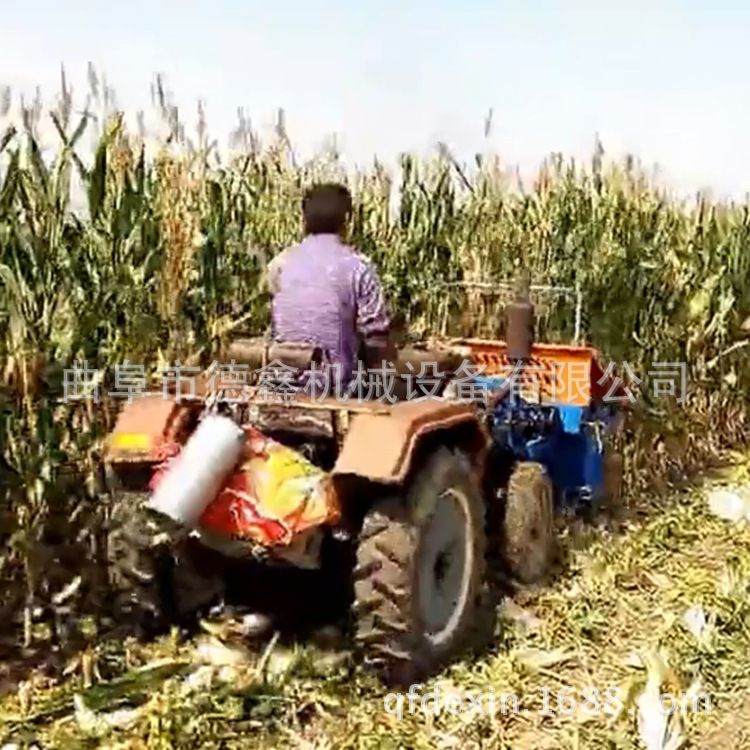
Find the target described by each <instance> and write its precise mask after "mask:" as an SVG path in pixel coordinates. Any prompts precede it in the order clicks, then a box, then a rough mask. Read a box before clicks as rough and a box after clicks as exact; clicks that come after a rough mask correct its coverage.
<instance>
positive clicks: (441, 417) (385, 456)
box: [331, 398, 489, 484]
mask: <svg viewBox="0 0 750 750" xmlns="http://www.w3.org/2000/svg"><path fill="white" fill-rule="evenodd" d="M432 439H437V440H438V441H439V442H444V443H447V444H452V445H455V446H456V447H459V448H461V449H462V450H464V451H465V452H466V453H467V454H468V456H469V458H470V459H471V461H472V463H473V464H474V466H475V467H476V468H479V467H480V466H481V465H482V464H483V461H484V456H485V453H486V450H487V446H488V444H489V435H488V433H487V431H486V429H485V428H484V426H483V425H482V424H481V422H480V421H479V419H478V415H477V411H476V409H475V408H474V407H473V406H472V405H471V404H465V403H459V402H455V401H444V400H441V399H437V398H435V399H424V400H420V401H403V402H398V403H395V404H393V406H391V407H390V408H389V409H387V410H382V411H374V410H373V412H372V413H368V412H360V413H356V414H352V415H351V421H350V425H349V430H348V432H347V434H346V437H345V438H344V443H343V445H342V447H341V451H340V453H339V456H338V460H337V461H336V464H335V466H334V468H333V471H332V472H331V475H332V476H334V477H342V476H347V475H348V476H357V477H362V478H364V479H367V480H369V481H372V482H378V483H384V484H401V483H403V482H404V480H405V479H406V478H407V477H408V475H409V472H410V470H411V466H412V463H413V461H414V459H415V457H416V454H417V452H418V451H419V450H420V448H421V447H422V446H423V445H424V443H425V442H426V441H430V440H432Z"/></svg>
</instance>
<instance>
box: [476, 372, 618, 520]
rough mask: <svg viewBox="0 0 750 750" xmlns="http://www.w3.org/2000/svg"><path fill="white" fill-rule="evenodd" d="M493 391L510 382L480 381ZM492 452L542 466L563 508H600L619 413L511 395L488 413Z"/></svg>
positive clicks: (590, 406) (497, 379)
mask: <svg viewBox="0 0 750 750" xmlns="http://www.w3.org/2000/svg"><path fill="white" fill-rule="evenodd" d="M474 380H475V382H476V383H477V384H478V385H480V386H482V387H483V388H486V389H487V391H488V392H498V391H502V390H503V389H504V388H505V387H506V382H507V381H506V379H505V378H501V377H494V378H493V377H476V378H474ZM487 419H488V423H489V424H488V426H489V428H490V430H491V434H492V438H493V448H494V450H495V451H496V452H498V453H500V454H505V455H507V458H508V459H509V461H511V462H516V461H535V462H538V463H540V464H542V465H543V466H544V467H545V469H546V470H547V473H548V475H549V478H550V480H551V482H552V485H553V488H554V492H555V501H556V505H557V507H558V508H562V507H568V508H581V509H585V508H591V509H595V508H596V507H598V505H599V504H600V502H601V501H602V500H603V498H604V443H603V439H604V437H605V436H606V435H607V434H608V433H609V432H610V431H611V430H612V428H613V427H614V425H615V419H616V412H615V410H614V409H612V408H610V407H607V406H604V407H601V406H600V407H598V408H597V407H596V406H595V405H588V406H571V405H568V404H562V403H533V402H530V401H526V400H524V399H523V398H521V397H520V396H518V395H516V394H514V393H512V392H510V393H508V394H507V395H505V396H501V397H500V399H499V400H498V401H497V403H496V404H495V405H494V407H493V408H492V410H491V412H490V413H488V414H487Z"/></svg>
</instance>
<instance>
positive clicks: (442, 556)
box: [417, 491, 473, 644]
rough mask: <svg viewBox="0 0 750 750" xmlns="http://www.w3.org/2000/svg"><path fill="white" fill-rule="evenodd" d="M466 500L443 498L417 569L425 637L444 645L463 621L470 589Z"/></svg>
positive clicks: (422, 546) (425, 535)
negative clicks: (462, 617)
mask: <svg viewBox="0 0 750 750" xmlns="http://www.w3.org/2000/svg"><path fill="white" fill-rule="evenodd" d="M469 526H470V521H469V516H468V514H467V512H466V499H465V498H464V497H463V496H462V495H460V494H459V493H457V492H454V491H450V492H446V493H445V494H443V495H441V496H440V497H439V498H438V500H437V502H436V505H435V511H434V512H433V514H432V516H431V517H430V519H429V521H428V523H427V525H426V527H425V528H424V530H423V535H422V539H421V542H420V548H419V565H418V568H417V575H418V577H419V579H418V581H417V599H418V607H419V614H420V619H421V621H422V623H423V627H424V633H425V635H426V636H427V637H428V638H429V639H430V640H431V641H433V643H436V644H437V643H440V642H441V641H442V640H444V639H445V638H446V637H448V635H449V634H450V632H451V631H452V629H453V628H454V627H455V623H456V621H457V620H458V619H459V618H460V614H461V611H462V610H463V606H464V600H465V598H466V596H467V592H468V586H469V577H470V576H469V574H470V572H471V566H472V563H473V561H472V559H471V555H472V545H471V543H470V539H469V538H468V534H469V533H470V528H469Z"/></svg>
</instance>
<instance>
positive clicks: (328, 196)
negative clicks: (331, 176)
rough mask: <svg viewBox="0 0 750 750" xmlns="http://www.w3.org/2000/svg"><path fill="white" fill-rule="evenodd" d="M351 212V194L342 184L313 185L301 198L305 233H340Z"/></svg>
mask: <svg viewBox="0 0 750 750" xmlns="http://www.w3.org/2000/svg"><path fill="white" fill-rule="evenodd" d="M351 212H352V196H351V193H350V192H349V190H348V189H347V188H346V187H345V186H344V185H339V184H336V183H325V184H322V185H314V186H313V187H311V188H310V189H309V190H308V191H307V192H306V193H305V197H304V198H303V199H302V215H303V217H304V221H305V234H340V233H341V232H342V230H343V229H344V227H345V226H346V222H347V221H348V219H349V216H350V214H351Z"/></svg>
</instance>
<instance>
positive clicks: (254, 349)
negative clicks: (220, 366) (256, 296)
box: [224, 338, 323, 373]
mask: <svg viewBox="0 0 750 750" xmlns="http://www.w3.org/2000/svg"><path fill="white" fill-rule="evenodd" d="M224 359H225V360H228V361H234V362H236V363H237V364H240V365H247V366H248V368H249V369H250V370H256V371H257V370H262V369H264V368H265V367H267V366H269V365H274V366H278V365H281V366H283V367H285V368H290V369H292V370H295V371H297V372H298V373H304V372H307V371H309V370H310V369H311V368H312V367H313V366H316V365H317V366H319V365H321V364H322V363H323V351H322V350H321V349H320V347H317V346H314V345H312V344H305V343H297V342H277V341H269V340H267V339H264V338H242V339H235V340H234V341H232V342H231V343H230V344H229V346H228V348H227V351H226V354H225V356H224Z"/></svg>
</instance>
